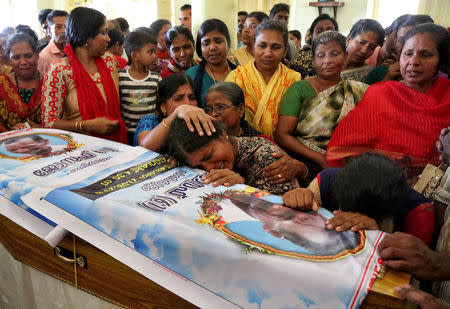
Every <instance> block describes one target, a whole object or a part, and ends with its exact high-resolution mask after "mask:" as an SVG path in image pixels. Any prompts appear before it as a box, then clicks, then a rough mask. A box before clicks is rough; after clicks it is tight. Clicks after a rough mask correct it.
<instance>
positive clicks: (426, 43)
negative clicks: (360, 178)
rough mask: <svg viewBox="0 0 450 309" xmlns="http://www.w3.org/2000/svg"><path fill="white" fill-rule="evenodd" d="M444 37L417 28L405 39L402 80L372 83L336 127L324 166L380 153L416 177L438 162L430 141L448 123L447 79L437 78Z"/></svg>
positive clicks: (433, 29)
mask: <svg viewBox="0 0 450 309" xmlns="http://www.w3.org/2000/svg"><path fill="white" fill-rule="evenodd" d="M448 48H449V34H448V32H447V30H445V29H444V28H443V27H441V26H438V25H434V24H422V25H418V26H416V27H414V28H413V29H411V30H410V31H409V32H408V33H407V34H406V36H405V40H404V44H403V47H402V52H401V56H400V72H401V74H402V76H403V78H404V80H403V81H401V82H398V81H387V82H382V83H377V84H374V85H372V86H370V87H369V88H368V90H367V91H366V94H365V96H364V98H363V99H362V101H361V102H360V103H359V104H358V105H357V106H356V108H355V109H353V110H352V111H351V112H350V113H349V114H348V115H347V117H346V118H344V119H343V120H342V121H341V122H340V123H339V125H338V126H337V128H336V130H335V132H334V134H333V136H332V137H331V140H330V142H329V144H328V148H327V154H326V159H327V164H328V165H329V166H342V165H343V164H344V163H345V162H346V161H347V159H348V158H349V157H352V156H356V155H359V154H361V153H364V152H379V153H382V154H384V155H387V156H389V157H390V158H392V159H394V160H396V161H397V162H399V163H401V164H403V165H404V166H406V167H407V168H409V174H410V175H411V176H414V175H416V174H418V173H419V172H420V171H421V170H422V169H423V168H424V166H425V165H426V164H427V163H435V164H437V163H438V158H439V153H438V152H437V151H436V147H435V141H436V140H437V139H438V137H439V133H440V131H441V129H442V128H445V127H448V125H449V124H450V113H449V111H450V81H449V80H448V79H445V78H443V77H436V74H437V72H438V70H439V68H446V67H447V64H448V55H449V51H448Z"/></svg>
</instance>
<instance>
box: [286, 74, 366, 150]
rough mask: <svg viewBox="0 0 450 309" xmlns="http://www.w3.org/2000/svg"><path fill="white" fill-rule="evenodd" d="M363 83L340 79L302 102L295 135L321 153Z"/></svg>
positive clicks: (359, 96)
mask: <svg viewBox="0 0 450 309" xmlns="http://www.w3.org/2000/svg"><path fill="white" fill-rule="evenodd" d="M299 83H307V81H300V82H299ZM367 87H368V85H366V84H363V83H360V82H356V81H352V80H348V81H345V80H344V81H341V82H340V83H338V84H336V85H334V86H332V87H330V88H328V89H326V90H324V91H322V92H320V93H319V94H317V96H315V97H314V98H311V99H307V100H305V101H304V102H302V104H301V106H302V107H301V110H300V111H299V114H298V115H297V117H298V119H299V121H298V124H297V128H296V130H295V137H296V138H297V139H298V140H299V141H300V142H301V143H303V144H304V145H305V146H307V147H308V148H310V149H312V150H314V151H316V152H319V153H322V154H325V150H326V149H327V145H328V142H329V141H330V138H331V135H332V134H333V132H334V129H335V128H336V126H337V125H338V123H339V122H340V121H341V120H342V119H343V118H344V117H345V116H347V114H348V113H349V112H350V111H351V110H352V109H353V108H354V107H355V106H356V104H358V103H359V101H361V99H362V98H363V96H364V93H365V91H366V89H367ZM299 103H300V102H297V104H299ZM283 104H284V101H283ZM280 114H281V112H280Z"/></svg>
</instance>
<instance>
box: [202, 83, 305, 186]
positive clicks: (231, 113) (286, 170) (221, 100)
mask: <svg viewBox="0 0 450 309" xmlns="http://www.w3.org/2000/svg"><path fill="white" fill-rule="evenodd" d="M244 110H245V98H244V93H243V92H242V90H241V88H240V87H239V86H238V85H236V84H235V83H230V82H221V83H217V84H215V85H214V86H212V87H211V88H209V89H208V92H207V93H206V106H205V111H206V113H207V114H208V115H210V116H212V117H214V121H215V122H220V123H222V124H223V126H224V127H225V129H226V130H227V132H228V133H229V134H230V135H232V136H240V137H242V136H247V137H264V135H262V134H261V132H259V131H257V130H256V129H254V128H253V127H252V126H250V124H249V123H248V122H247V121H245V119H244ZM272 156H273V157H274V158H277V159H278V158H280V159H279V160H278V161H276V162H274V163H272V164H270V165H269V166H268V167H266V168H264V175H265V177H266V179H267V180H268V181H270V182H275V183H281V182H285V181H286V180H291V179H293V178H298V179H299V180H300V181H302V180H304V179H305V178H306V176H307V174H308V170H307V168H306V166H305V164H303V163H301V162H299V161H297V160H295V159H293V158H291V157H290V156H289V155H288V154H286V153H285V152H284V151H280V152H277V153H274V154H272Z"/></svg>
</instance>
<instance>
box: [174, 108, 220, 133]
mask: <svg viewBox="0 0 450 309" xmlns="http://www.w3.org/2000/svg"><path fill="white" fill-rule="evenodd" d="M173 113H174V114H175V116H176V117H178V118H180V119H184V121H185V122H186V125H187V127H188V129H189V131H191V132H194V130H196V131H197V132H198V135H200V136H203V134H204V133H206V135H208V136H210V135H211V134H212V132H216V129H215V128H214V125H213V123H212V120H214V117H211V116H209V115H208V114H206V113H205V111H204V110H203V109H202V108H199V107H196V106H192V105H180V106H178V107H177V108H176V109H175V111H174V112H173Z"/></svg>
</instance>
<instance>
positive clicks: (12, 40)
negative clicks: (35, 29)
mask: <svg viewBox="0 0 450 309" xmlns="http://www.w3.org/2000/svg"><path fill="white" fill-rule="evenodd" d="M20 42H27V43H28V45H30V47H31V50H32V51H33V53H35V54H36V55H38V54H39V51H38V49H37V44H36V42H35V41H34V40H33V39H32V38H31V37H30V36H29V35H28V34H26V33H23V32H17V33H14V34H12V35H10V36H9V37H8V40H7V41H6V48H5V55H6V57H7V58H9V55H10V53H11V47H12V46H13V45H14V44H17V43H20Z"/></svg>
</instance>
